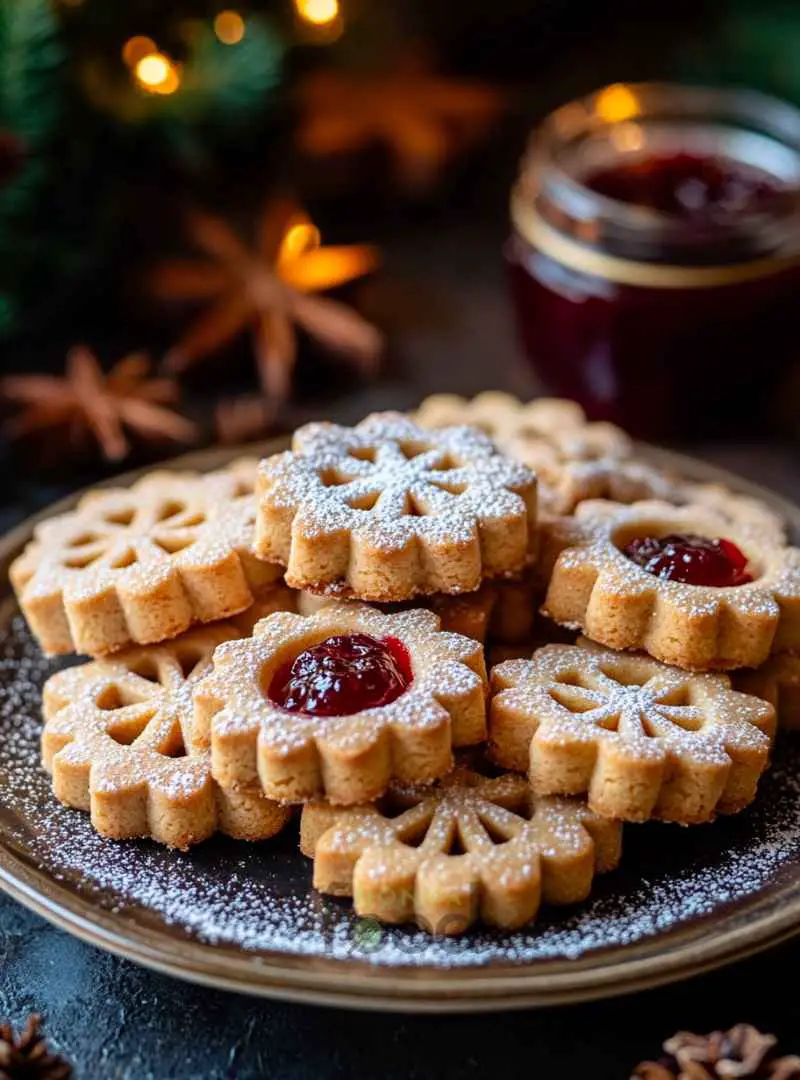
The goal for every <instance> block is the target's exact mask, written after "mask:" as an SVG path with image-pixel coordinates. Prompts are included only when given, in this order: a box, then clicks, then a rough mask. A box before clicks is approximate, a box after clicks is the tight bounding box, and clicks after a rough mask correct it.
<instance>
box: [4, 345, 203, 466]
mask: <svg viewBox="0 0 800 1080" xmlns="http://www.w3.org/2000/svg"><path fill="white" fill-rule="evenodd" d="M149 371H150V362H149V360H148V359H147V357H146V356H144V355H143V354H141V353H134V354H132V355H130V356H127V357H125V359H124V360H120V361H119V363H117V364H116V365H115V366H114V367H113V368H112V369H111V371H109V372H108V373H106V372H104V371H103V369H102V368H101V367H100V364H99V362H98V360H97V357H96V356H95V355H94V353H93V352H92V351H91V350H90V349H88V348H87V347H86V346H85V345H77V346H76V347H75V348H74V349H71V350H70V352H69V353H68V354H67V364H66V370H65V373H64V375H43V374H37V375H8V376H6V377H5V378H4V379H0V396H2V397H3V398H5V400H6V401H8V402H10V403H12V404H14V405H19V406H21V411H20V413H19V415H17V416H15V417H13V418H12V419H10V420H8V421H7V422H6V423H5V424H4V426H3V432H4V434H5V435H6V436H7V437H8V438H10V439H17V438H22V437H24V436H29V435H35V434H37V433H39V432H45V431H51V432H60V433H62V434H63V433H65V434H66V436H67V438H68V440H69V442H70V443H71V444H72V445H76V444H80V443H83V442H85V441H86V438H87V436H91V437H93V438H94V439H95V440H96V442H97V443H99V445H100V448H101V450H102V452H103V455H104V456H105V457H106V458H107V459H108V460H109V461H121V460H122V459H123V458H124V457H126V456H127V454H128V452H129V450H130V444H129V442H128V439H127V437H126V435H125V431H126V429H127V430H128V431H129V432H131V433H132V434H134V435H136V436H138V437H139V438H140V439H145V440H151V441H158V440H161V439H167V440H174V441H176V442H191V441H193V440H194V439H195V438H196V437H197V428H196V426H195V425H194V424H193V423H192V422H191V421H190V420H187V419H186V418H185V417H183V416H179V415H178V413H176V412H173V411H172V410H171V409H168V408H166V407H165V406H166V405H167V404H168V403H171V402H174V401H175V400H176V398H177V396H178V387H177V384H176V383H175V380H174V379H170V378H165V377H157V378H154V377H151V376H149Z"/></svg>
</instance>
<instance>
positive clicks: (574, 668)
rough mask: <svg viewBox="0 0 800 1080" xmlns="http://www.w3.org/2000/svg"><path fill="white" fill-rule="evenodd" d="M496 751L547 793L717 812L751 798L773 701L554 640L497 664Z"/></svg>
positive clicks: (633, 811)
mask: <svg viewBox="0 0 800 1080" xmlns="http://www.w3.org/2000/svg"><path fill="white" fill-rule="evenodd" d="M492 693H493V697H492V700H491V705H490V719H489V738H490V746H491V755H492V758H493V760H495V761H496V762H497V763H498V764H500V765H502V766H504V767H505V768H510V769H528V770H529V773H530V779H531V784H532V787H533V789H534V791H536V792H537V793H539V794H542V795H554V794H558V795H583V794H587V795H588V801H589V806H590V807H591V809H593V810H595V811H596V812H597V813H598V814H602V815H604V816H606V817H613V818H619V819H620V820H625V821H646V820H648V819H649V818H660V819H662V820H665V821H678V822H681V823H683V824H695V823H697V822H703V821H710V820H711V818H713V816H714V814H715V813H717V812H720V813H732V812H734V811H736V810H741V809H742V807H744V806H746V805H747V804H748V803H749V802H751V801H752V799H753V797H754V796H755V792H756V785H757V783H758V778H759V777H760V775H761V773H762V772H763V771H764V769H765V768H766V766H767V763H768V759H769V752H770V745H771V740H772V737H773V735H774V731H775V710H774V709H773V708H772V706H771V705H769V704H768V703H767V702H764V701H761V700H759V699H758V698H755V697H751V696H749V695H746V694H740V693H737V692H736V691H735V690H732V689H731V685H730V680H729V679H728V678H727V676H725V675H696V674H694V675H693V674H691V673H689V672H686V671H680V670H679V669H678V668H674V667H667V666H666V665H665V664H661V663H659V662H658V661H657V660H653V659H651V658H650V657H647V656H641V655H640V656H633V655H630V654H628V653H618V652H612V651H611V650H610V649H603V648H600V647H598V646H592V645H590V644H589V643H586V644H585V646H584V647H581V646H578V645H546V646H545V647H544V648H543V649H539V651H538V652H536V653H534V655H533V657H532V658H531V659H530V660H509V661H508V662H506V663H504V664H500V665H498V667H496V668H494V669H493V671H492Z"/></svg>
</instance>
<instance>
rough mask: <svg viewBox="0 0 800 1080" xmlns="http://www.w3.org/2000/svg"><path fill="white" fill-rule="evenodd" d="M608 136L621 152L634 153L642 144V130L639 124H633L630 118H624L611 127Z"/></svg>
mask: <svg viewBox="0 0 800 1080" xmlns="http://www.w3.org/2000/svg"><path fill="white" fill-rule="evenodd" d="M609 137H610V139H611V141H612V142H613V144H614V146H616V148H617V150H620V151H621V152H622V153H623V154H633V153H636V151H637V150H641V149H642V147H643V146H644V132H643V131H642V127H641V124H634V123H632V122H631V121H630V120H625V121H624V122H623V123H621V124H617V125H616V126H615V127H613V128H611V130H610V131H609Z"/></svg>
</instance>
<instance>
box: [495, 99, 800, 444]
mask: <svg viewBox="0 0 800 1080" xmlns="http://www.w3.org/2000/svg"><path fill="white" fill-rule="evenodd" d="M799 192H800V112H798V111H797V110H796V109H794V108H792V107H791V106H789V105H785V104H783V103H781V102H779V101H776V100H773V99H771V98H768V97H765V96H763V95H760V94H756V93H751V92H745V91H735V90H718V89H700V88H691V87H680V86H670V85H658V84H640V85H623V84H616V85H614V86H609V87H606V88H605V89H603V90H601V91H599V92H598V93H595V94H592V95H590V96H589V97H587V98H584V99H582V100H579V101H574V102H571V103H570V104H568V105H565V106H563V107H562V108H560V109H558V110H557V111H556V112H554V113H553V114H551V115H550V116H549V117H548V118H547V119H546V120H545V122H544V123H543V124H542V125H541V127H540V128H539V129H538V130H537V131H535V132H534V135H533V137H532V139H531V142H530V145H529V148H528V151H527V153H526V154H525V157H524V158H523V161H522V164H521V169H520V175H519V178H518V180H517V183H516V184H515V186H514V189H513V193H512V198H511V218H512V224H513V234H512V236H511V238H510V240H509V242H508V246H507V257H508V262H509V264H510V269H511V280H512V291H513V298H514V304H515V307H516V311H517V316H518V322H519V326H520V330H521V336H522V341H523V345H524V347H525V350H526V352H527V354H528V356H529V358H530V360H531V362H532V364H533V365H534V367H535V370H536V372H537V374H538V375H539V376H540V378H541V380H542V381H543V383H544V384H545V386H546V387H547V389H548V390H549V391H550V392H552V393H555V394H559V395H563V396H567V397H574V398H576V399H577V400H578V401H580V402H581V404H582V405H583V406H584V408H585V409H586V411H587V413H588V414H589V415H590V417H591V418H593V419H602V420H613V421H616V422H617V423H621V424H623V425H624V426H625V427H627V428H629V429H630V430H631V431H633V432H634V433H636V434H639V435H644V436H647V437H657V436H665V435H673V436H674V435H676V434H677V435H680V434H687V435H688V434H691V435H693V436H698V435H703V434H708V435H711V434H718V433H720V432H724V433H731V432H736V433H739V434H742V433H745V432H747V431H751V432H752V431H753V430H755V429H756V428H757V427H758V426H759V424H760V422H761V420H763V417H764V415H765V413H766V410H767V402H768V400H769V396H770V395H771V394H774V392H775V388H776V386H777V385H778V384H779V382H780V379H781V377H782V376H784V375H785V373H786V370H787V367H788V366H789V365H790V364H791V362H792V361H793V360H794V359H795V358H796V357H798V356H800V349H798V344H797V331H796V326H797V325H798V308H799V307H800V294H798V285H800V197H799V195H798V193H799Z"/></svg>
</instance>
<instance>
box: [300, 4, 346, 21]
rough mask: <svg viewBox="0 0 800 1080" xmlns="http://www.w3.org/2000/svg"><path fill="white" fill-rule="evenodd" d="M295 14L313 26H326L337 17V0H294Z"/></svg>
mask: <svg viewBox="0 0 800 1080" xmlns="http://www.w3.org/2000/svg"><path fill="white" fill-rule="evenodd" d="M295 9H296V10H297V14H298V15H299V16H300V18H301V19H303V20H304V21H305V22H308V23H311V24H312V25H313V26H327V24H328V23H332V22H334V21H335V20H336V19H337V18H338V17H339V0H295Z"/></svg>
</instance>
